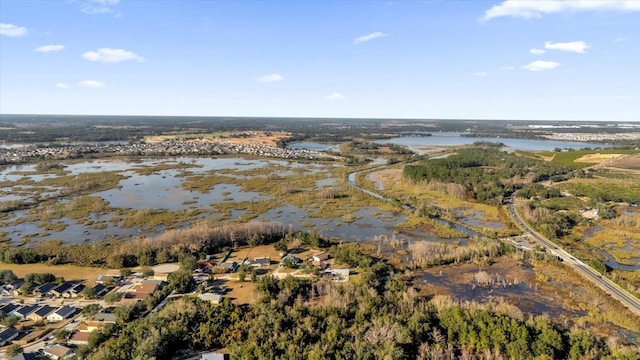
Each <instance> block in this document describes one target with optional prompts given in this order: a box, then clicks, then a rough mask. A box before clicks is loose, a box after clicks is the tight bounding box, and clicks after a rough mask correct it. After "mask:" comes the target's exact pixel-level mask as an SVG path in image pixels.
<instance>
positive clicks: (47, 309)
mask: <svg viewBox="0 0 640 360" xmlns="http://www.w3.org/2000/svg"><path fill="white" fill-rule="evenodd" d="M55 310H56V308H54V307H53V306H49V305H44V306H42V307H40V308H38V309H37V310H36V311H34V312H32V313H31V314H29V315H27V319H29V320H33V321H43V320H44V319H46V318H47V316H48V315H49V314H51V313H53V312H54V311H55Z"/></svg>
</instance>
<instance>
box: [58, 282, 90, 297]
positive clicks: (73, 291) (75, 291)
mask: <svg viewBox="0 0 640 360" xmlns="http://www.w3.org/2000/svg"><path fill="white" fill-rule="evenodd" d="M84 288H85V285H84V284H83V283H81V282H78V283H75V284H74V285H73V286H72V287H71V288H69V290H67V291H65V292H64V293H62V297H64V298H77V297H78V296H79V295H80V292H82V290H84Z"/></svg>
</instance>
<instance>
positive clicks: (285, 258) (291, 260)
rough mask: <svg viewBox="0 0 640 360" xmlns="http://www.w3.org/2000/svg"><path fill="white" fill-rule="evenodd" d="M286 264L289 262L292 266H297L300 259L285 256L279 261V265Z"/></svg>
mask: <svg viewBox="0 0 640 360" xmlns="http://www.w3.org/2000/svg"><path fill="white" fill-rule="evenodd" d="M286 262H290V263H291V264H293V265H298V264H300V263H301V262H302V259H300V258H299V257H297V256H293V255H285V256H283V257H282V259H280V265H284V264H285V263H286Z"/></svg>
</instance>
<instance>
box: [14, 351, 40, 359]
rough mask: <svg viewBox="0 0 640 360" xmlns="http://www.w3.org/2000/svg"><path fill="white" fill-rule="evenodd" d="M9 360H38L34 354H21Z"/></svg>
mask: <svg viewBox="0 0 640 360" xmlns="http://www.w3.org/2000/svg"><path fill="white" fill-rule="evenodd" d="M11 360H38V357H37V356H36V353H25V352H21V353H19V354H16V355H14V356H13V357H12V358H11Z"/></svg>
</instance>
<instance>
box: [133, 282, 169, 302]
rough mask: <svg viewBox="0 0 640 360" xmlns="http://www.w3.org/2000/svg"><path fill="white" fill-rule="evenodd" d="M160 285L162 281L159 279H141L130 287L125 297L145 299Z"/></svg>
mask: <svg viewBox="0 0 640 360" xmlns="http://www.w3.org/2000/svg"><path fill="white" fill-rule="evenodd" d="M161 285H162V281H159V280H142V281H141V282H139V283H137V284H135V285H133V286H132V287H131V289H132V290H133V291H132V292H128V293H127V294H126V297H127V298H129V299H136V300H142V299H146V298H147V297H149V296H150V295H152V294H153V293H154V292H156V291H157V290H158V289H159V288H160V286H161Z"/></svg>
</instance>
